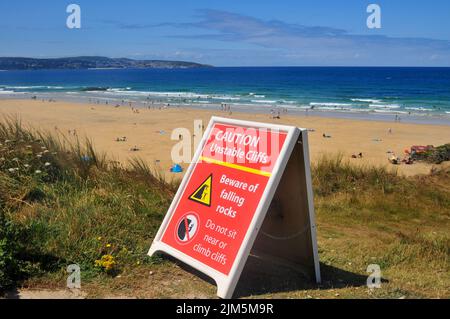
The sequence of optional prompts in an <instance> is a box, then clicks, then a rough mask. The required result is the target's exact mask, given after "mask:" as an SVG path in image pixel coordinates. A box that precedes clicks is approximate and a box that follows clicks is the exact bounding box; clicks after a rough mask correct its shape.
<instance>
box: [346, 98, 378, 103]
mask: <svg viewBox="0 0 450 319" xmlns="http://www.w3.org/2000/svg"><path fill="white" fill-rule="evenodd" d="M350 100H351V101H353V102H367V103H382V101H381V100H377V99H350Z"/></svg>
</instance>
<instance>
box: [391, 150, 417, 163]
mask: <svg viewBox="0 0 450 319" xmlns="http://www.w3.org/2000/svg"><path fill="white" fill-rule="evenodd" d="M388 153H389V154H390V155H389V157H388V161H389V163H391V164H393V165H400V164H401V163H404V164H407V165H411V164H414V160H413V159H412V157H411V156H410V155H409V154H407V155H406V156H405V157H404V158H403V159H401V158H400V157H398V156H397V155H395V153H394V152H388Z"/></svg>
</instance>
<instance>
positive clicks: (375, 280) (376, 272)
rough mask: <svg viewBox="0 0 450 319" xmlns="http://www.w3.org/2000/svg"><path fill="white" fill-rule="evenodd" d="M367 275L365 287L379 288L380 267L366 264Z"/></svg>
mask: <svg viewBox="0 0 450 319" xmlns="http://www.w3.org/2000/svg"><path fill="white" fill-rule="evenodd" d="M366 271H367V272H368V273H370V275H369V277H367V288H369V289H374V288H381V268H380V266H379V265H377V264H370V265H369V266H367V270H366Z"/></svg>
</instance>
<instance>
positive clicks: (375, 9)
mask: <svg viewBox="0 0 450 319" xmlns="http://www.w3.org/2000/svg"><path fill="white" fill-rule="evenodd" d="M367 13H370V15H369V16H368V17H367V21H366V24H367V27H368V28H369V29H381V7H380V6H379V5H378V4H375V3H373V4H369V5H368V6H367Z"/></svg>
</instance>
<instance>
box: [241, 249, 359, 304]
mask: <svg viewBox="0 0 450 319" xmlns="http://www.w3.org/2000/svg"><path fill="white" fill-rule="evenodd" d="M320 271H321V275H322V283H320V284H317V283H316V282H315V280H314V278H311V277H309V276H307V275H306V274H305V273H304V272H301V271H298V270H294V269H292V267H287V266H283V265H280V264H274V263H270V262H267V261H263V260H261V259H258V258H255V257H253V256H250V257H249V258H248V260H247V264H246V265H245V267H244V270H243V271H242V275H241V278H240V280H239V283H238V285H237V287H236V290H235V292H234V295H233V298H241V297H250V296H258V295H264V294H273V293H280V292H294V291H301V290H311V289H319V290H320V289H332V288H344V287H362V286H366V281H367V276H365V275H360V274H356V273H352V272H349V271H346V270H342V269H339V268H336V267H333V266H329V265H325V264H323V263H320Z"/></svg>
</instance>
